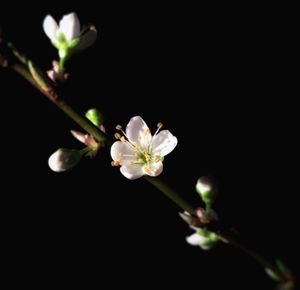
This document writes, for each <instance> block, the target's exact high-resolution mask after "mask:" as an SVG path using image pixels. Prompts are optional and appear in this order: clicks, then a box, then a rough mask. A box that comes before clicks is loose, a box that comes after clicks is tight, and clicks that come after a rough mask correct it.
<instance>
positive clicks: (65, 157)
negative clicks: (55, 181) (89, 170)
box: [48, 148, 82, 172]
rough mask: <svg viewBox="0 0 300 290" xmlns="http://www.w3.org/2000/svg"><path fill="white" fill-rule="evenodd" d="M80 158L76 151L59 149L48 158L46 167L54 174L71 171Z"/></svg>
mask: <svg viewBox="0 0 300 290" xmlns="http://www.w3.org/2000/svg"><path fill="white" fill-rule="evenodd" d="M81 157H82V153H81V152H80V151H78V150H74V149H65V148H60V149H58V150H57V151H56V152H54V153H53V154H52V155H51V156H50V157H49V160H48V165H49V167H50V168H51V169H52V170H53V171H55V172H63V171H67V170H70V169H72V168H73V167H74V166H75V165H76V164H77V163H78V162H79V161H80V160H81Z"/></svg>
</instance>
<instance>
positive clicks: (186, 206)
mask: <svg viewBox="0 0 300 290" xmlns="http://www.w3.org/2000/svg"><path fill="white" fill-rule="evenodd" d="M144 179H146V180H147V181H148V182H150V183H151V184H152V185H153V186H155V187H156V188H157V189H159V190H160V191H161V192H162V193H163V194H164V195H166V196H167V197H168V198H169V199H171V200H172V201H173V202H174V203H175V204H176V205H178V206H179V207H180V208H181V209H183V210H185V211H187V212H189V213H190V214H192V215H195V214H196V210H195V208H194V207H193V206H192V205H191V204H190V203H188V202H187V201H185V200H184V199H183V198H182V197H181V196H180V195H179V194H178V193H177V192H175V191H174V190H173V189H172V188H171V187H169V186H168V185H166V184H165V183H163V182H162V181H161V180H160V179H158V178H156V177H155V178H154V177H150V176H145V177H144Z"/></svg>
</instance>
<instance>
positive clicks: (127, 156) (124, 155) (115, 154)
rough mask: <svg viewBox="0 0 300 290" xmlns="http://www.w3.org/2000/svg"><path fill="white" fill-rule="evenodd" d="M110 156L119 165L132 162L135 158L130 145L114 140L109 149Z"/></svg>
mask: <svg viewBox="0 0 300 290" xmlns="http://www.w3.org/2000/svg"><path fill="white" fill-rule="evenodd" d="M110 154H111V157H112V159H113V160H114V161H118V162H119V163H120V164H121V165H125V164H128V163H132V161H133V160H134V159H135V153H134V150H133V148H132V147H130V145H128V144H126V143H124V142H121V141H116V142H115V143H114V144H113V145H112V146H111V149H110Z"/></svg>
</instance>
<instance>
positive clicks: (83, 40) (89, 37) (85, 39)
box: [76, 28, 97, 50]
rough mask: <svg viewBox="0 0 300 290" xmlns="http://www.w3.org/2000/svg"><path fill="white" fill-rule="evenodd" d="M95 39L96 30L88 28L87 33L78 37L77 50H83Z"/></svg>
mask: <svg viewBox="0 0 300 290" xmlns="http://www.w3.org/2000/svg"><path fill="white" fill-rule="evenodd" d="M96 39H97V30H96V29H94V28H90V30H89V31H87V32H86V33H84V34H83V35H81V36H80V42H79V44H78V46H77V48H76V49H77V50H84V49H86V48H88V47H89V46H91V45H92V44H93V43H94V42H95V41H96Z"/></svg>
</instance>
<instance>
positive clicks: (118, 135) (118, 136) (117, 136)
mask: <svg viewBox="0 0 300 290" xmlns="http://www.w3.org/2000/svg"><path fill="white" fill-rule="evenodd" d="M122 137H123V136H121V134H120V133H118V132H117V133H115V138H116V139H118V140H119V139H121V138H122ZM121 141H122V140H121Z"/></svg>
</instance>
